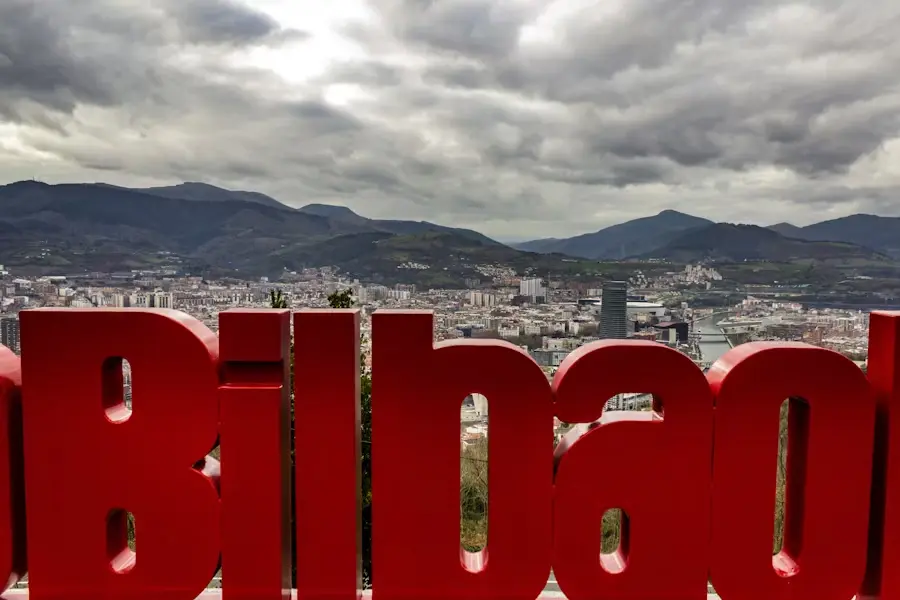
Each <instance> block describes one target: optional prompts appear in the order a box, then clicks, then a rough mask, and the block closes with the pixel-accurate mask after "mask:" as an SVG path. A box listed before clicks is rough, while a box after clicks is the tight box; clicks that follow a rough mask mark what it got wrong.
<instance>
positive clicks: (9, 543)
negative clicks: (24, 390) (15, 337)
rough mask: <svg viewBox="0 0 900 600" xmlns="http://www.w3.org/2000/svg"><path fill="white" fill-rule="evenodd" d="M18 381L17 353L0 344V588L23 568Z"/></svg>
mask: <svg viewBox="0 0 900 600" xmlns="http://www.w3.org/2000/svg"><path fill="white" fill-rule="evenodd" d="M21 385H22V368H21V365H20V362H19V357H17V356H16V355H15V354H13V353H12V351H10V350H9V349H7V348H4V347H3V346H0V439H2V440H4V441H6V440H8V442H7V443H2V442H0V586H2V588H0V591H2V589H5V588H6V587H7V586H10V585H13V584H14V583H16V582H17V581H19V579H21V578H22V576H23V575H25V571H26V556H25V488H24V480H23V473H22V426H21V422H22V403H21V397H20V390H21Z"/></svg>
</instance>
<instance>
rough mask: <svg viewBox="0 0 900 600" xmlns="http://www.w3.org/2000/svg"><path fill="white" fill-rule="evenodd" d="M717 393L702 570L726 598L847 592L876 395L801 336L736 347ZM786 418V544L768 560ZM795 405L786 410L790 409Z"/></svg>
mask: <svg viewBox="0 0 900 600" xmlns="http://www.w3.org/2000/svg"><path fill="white" fill-rule="evenodd" d="M708 378H709V381H710V385H711V387H712V390H713V393H714V395H715V400H716V440H715V450H714V456H715V461H714V466H713V482H714V484H713V518H712V547H711V549H710V557H711V565H710V577H711V580H712V584H713V586H714V587H715V588H716V591H717V592H718V593H719V594H721V595H722V597H723V598H728V600H759V599H760V598H766V599H767V600H779V599H785V600H786V599H791V600H847V598H850V597H852V596H853V595H854V594H856V593H857V592H858V591H859V587H860V584H861V582H862V578H863V573H864V570H865V565H866V534H867V525H868V519H869V490H870V488H869V484H870V481H871V475H872V473H871V469H872V438H873V433H874V427H875V425H874V423H875V403H874V400H873V396H872V392H871V389H870V387H869V384H868V382H867V381H866V378H865V376H864V375H863V374H862V371H861V370H860V369H859V368H858V367H857V366H856V365H854V364H853V363H852V362H851V361H849V360H847V359H846V358H844V357H843V356H841V355H840V354H838V353H836V352H832V351H830V350H825V349H822V348H815V347H812V346H807V345H805V344H783V343H779V344H771V343H752V344H744V345H742V346H738V347H737V348H735V349H734V350H731V351H730V352H728V353H727V354H726V355H725V356H723V357H722V358H720V359H719V361H718V362H716V364H714V365H713V367H712V369H711V370H710V372H709V375H708ZM791 397H802V398H803V399H804V400H805V401H806V403H808V407H809V409H808V410H807V409H806V406H807V405H806V404H804V403H801V402H797V403H796V405H795V404H793V403H792V405H791V408H792V410H791V411H790V416H791V418H790V419H789V424H788V431H789V435H788V452H787V486H786V488H787V490H786V499H785V511H784V513H785V520H784V544H783V548H782V550H781V552H780V553H778V554H777V555H776V556H774V557H773V556H772V533H773V530H774V499H775V474H776V456H777V446H778V424H779V414H780V408H781V405H782V403H783V402H784V401H785V399H787V398H791ZM795 408H796V409H797V410H794V409H795Z"/></svg>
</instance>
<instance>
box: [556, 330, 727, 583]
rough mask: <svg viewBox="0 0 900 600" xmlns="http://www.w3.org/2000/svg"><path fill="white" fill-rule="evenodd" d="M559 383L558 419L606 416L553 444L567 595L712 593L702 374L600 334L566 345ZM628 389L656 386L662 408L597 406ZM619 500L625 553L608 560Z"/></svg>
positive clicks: (650, 347) (673, 355) (708, 401)
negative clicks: (605, 550) (566, 441)
mask: <svg viewBox="0 0 900 600" xmlns="http://www.w3.org/2000/svg"><path fill="white" fill-rule="evenodd" d="M553 388H554V390H555V393H556V415H557V417H558V418H559V419H560V420H561V421H565V422H569V423H593V422H595V421H597V420H598V419H600V418H601V416H602V417H603V419H602V421H601V424H600V425H599V427H596V428H594V429H592V430H590V431H587V432H586V433H585V434H584V435H583V436H582V437H581V438H580V439H578V440H577V441H575V442H574V443H572V444H571V446H570V447H567V446H566V445H563V447H562V448H561V449H560V450H561V451H558V452H557V456H558V457H559V458H558V466H557V472H556V479H555V482H556V501H555V506H554V523H553V531H554V540H553V542H554V543H553V550H554V558H553V572H554V574H555V575H556V580H557V581H558V582H559V586H560V588H561V589H562V591H563V593H564V594H565V595H566V597H567V598H570V599H572V600H582V599H585V600H586V599H592V600H593V599H612V598H616V599H622V598H634V599H644V598H647V599H650V598H653V599H666V598H679V599H683V598H705V597H706V590H707V579H706V549H707V536H706V527H707V524H708V522H709V521H708V520H709V502H710V498H709V484H710V464H711V451H712V432H713V403H712V395H711V394H710V392H709V386H708V385H707V383H706V380H705V379H704V377H703V373H702V372H701V371H700V369H698V368H697V367H696V366H695V365H694V364H693V363H692V362H691V361H690V359H689V358H688V357H687V356H685V355H683V354H681V353H680V352H677V351H675V350H672V349H669V348H666V347H665V346H662V345H659V344H656V343H653V342H641V341H628V342H622V341H604V342H595V343H593V344H589V345H587V346H584V347H582V348H580V349H578V350H576V351H575V352H573V353H572V354H570V355H569V356H568V357H567V358H566V360H565V361H564V362H563V364H562V366H561V367H560V369H559V371H558V372H557V374H556V377H555V378H554V380H553ZM625 392H648V393H652V394H653V396H654V409H655V410H654V411H653V412H624V411H618V412H610V413H607V414H606V415H602V411H603V406H604V404H605V403H606V401H607V400H609V399H610V398H611V397H613V396H615V395H616V394H620V393H625ZM660 403H661V404H662V405H661V406H660V405H659V404H660ZM660 409H661V410H662V413H661V414H660V412H657V411H658V410H660ZM612 508H621V509H623V510H624V511H625V513H626V514H627V515H628V526H627V527H623V528H622V530H623V531H622V533H621V534H620V535H621V538H620V546H619V550H618V551H617V552H615V553H613V554H610V555H602V557H601V554H600V550H601V546H600V530H601V521H602V516H603V514H604V513H605V512H606V511H607V510H609V509H612Z"/></svg>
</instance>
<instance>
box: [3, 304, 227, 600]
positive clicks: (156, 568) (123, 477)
mask: <svg viewBox="0 0 900 600" xmlns="http://www.w3.org/2000/svg"><path fill="white" fill-rule="evenodd" d="M20 318H21V320H22V350H23V352H22V353H23V361H22V370H23V373H22V378H23V389H24V393H23V412H24V414H23V419H24V436H25V456H26V459H25V478H26V494H27V497H28V511H27V522H28V535H29V539H28V559H29V563H30V577H29V579H30V581H29V588H30V593H31V595H32V597H33V598H36V599H38V600H42V599H50V598H52V599H60V600H62V599H65V600H80V599H87V598H92V599H96V598H97V597H104V598H131V599H141V598H144V599H147V600H150V599H151V598H152V599H153V600H159V599H166V600H193V598H195V597H196V596H197V595H198V594H199V593H200V592H201V591H202V590H203V589H204V588H205V587H206V584H207V583H208V582H209V580H210V578H211V577H212V575H213V573H214V572H215V569H216V566H217V563H218V558H219V500H218V495H217V493H216V489H215V487H214V485H213V483H212V481H211V480H210V479H209V478H207V477H206V476H205V475H203V474H202V473H201V472H199V471H197V470H195V469H194V468H193V465H194V463H195V462H197V461H198V460H200V459H202V458H203V457H204V455H205V454H206V453H207V452H208V451H209V450H210V448H212V447H213V445H214V444H215V442H216V433H217V427H218V404H217V396H216V394H217V386H218V372H217V363H218V342H217V341H216V338H215V335H214V334H213V333H212V332H211V331H209V330H208V329H207V328H206V327H204V326H203V325H202V324H201V323H200V322H199V321H197V320H196V319H193V318H191V317H188V316H187V315H184V314H182V313H178V312H175V311H144V310H128V309H125V310H121V309H88V310H71V309H65V310H58V309H46V310H45V309H40V310H33V311H24V312H23V313H22V314H21V317H20ZM122 358H124V359H127V360H128V361H129V363H130V365H131V367H132V369H133V373H134V375H133V382H134V385H133V389H134V398H135V401H134V412H133V414H129V412H128V410H127V408H126V407H125V406H124V404H123V402H122V371H121V360H122ZM126 511H128V512H131V513H132V514H133V515H134V517H135V529H136V532H137V544H138V548H137V550H139V553H138V554H139V558H138V556H137V554H135V553H133V552H131V551H130V550H129V549H128V547H127V546H126V538H125V526H124V523H125V518H124V517H125V512H126Z"/></svg>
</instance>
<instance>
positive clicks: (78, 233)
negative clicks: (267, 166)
mask: <svg viewBox="0 0 900 600" xmlns="http://www.w3.org/2000/svg"><path fill="white" fill-rule="evenodd" d="M0 233H2V235H0V264H4V265H8V266H10V267H11V268H13V269H14V270H17V271H18V272H24V271H25V270H28V272H32V273H41V274H59V273H64V274H74V273H79V272H95V271H96V272H110V271H127V270H132V269H141V270H147V269H155V268H159V267H162V266H166V265H169V266H171V265H173V264H174V265H176V266H177V265H179V264H180V265H181V266H183V267H190V269H192V272H196V271H198V270H199V271H202V272H209V273H216V274H227V273H232V274H234V275H237V274H241V275H243V276H247V275H252V276H260V275H266V276H275V277H278V276H280V275H281V274H282V273H283V272H284V271H285V270H299V269H302V268H305V267H320V266H327V265H335V266H338V267H341V268H347V269H348V270H349V269H352V270H350V271H349V272H350V273H351V274H353V273H356V274H359V275H367V276H368V275H373V276H374V275H379V276H381V277H390V278H393V279H395V280H401V279H403V278H404V277H405V278H407V279H409V278H412V279H416V275H417V273H416V271H414V270H410V268H411V267H409V266H408V265H407V263H415V265H414V268H415V269H422V268H426V269H431V268H432V266H433V268H434V272H433V273H419V275H421V276H419V277H418V279H419V280H426V281H434V282H436V283H444V284H449V282H455V283H456V284H457V285H462V281H463V280H464V279H466V278H472V277H477V276H478V275H479V273H478V272H477V271H476V270H474V267H475V266H476V265H478V264H494V262H495V261H496V262H497V263H498V264H501V265H503V264H506V265H513V264H515V265H518V266H519V267H520V268H522V269H523V270H526V269H527V268H528V267H529V266H532V265H533V266H535V267H540V268H542V269H544V270H545V272H552V270H553V269H555V268H559V269H560V270H571V264H570V263H571V260H570V259H567V257H560V256H542V255H535V254H529V253H525V252H522V251H518V250H514V249H512V248H510V247H508V246H505V245H503V244H500V243H499V242H496V241H494V240H492V239H490V238H488V237H487V236H484V235H482V234H480V233H478V232H475V231H472V230H468V229H458V228H453V227H445V226H442V225H437V224H434V223H428V222H423V221H402V220H378V219H367V218H365V217H362V216H360V215H358V214H356V213H354V212H353V211H351V210H350V209H349V208H346V207H342V206H332V205H324V204H312V205H308V206H306V207H303V208H300V209H294V208H291V207H288V206H286V205H283V204H281V203H280V202H277V201H276V200H274V199H272V198H269V197H268V196H264V195H262V194H255V193H254V192H235V191H231V190H222V189H221V188H216V187H214V186H209V185H206V184H183V185H179V186H172V187H166V188H147V189H129V188H123V187H117V186H111V185H105V184H59V185H49V184H45V183H41V182H36V181H22V182H17V183H13V184H9V185H6V186H0ZM566 261H568V262H566ZM563 263H566V264H563ZM404 265H407V266H404ZM423 265H425V266H424V267H423ZM403 269H406V270H403Z"/></svg>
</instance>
